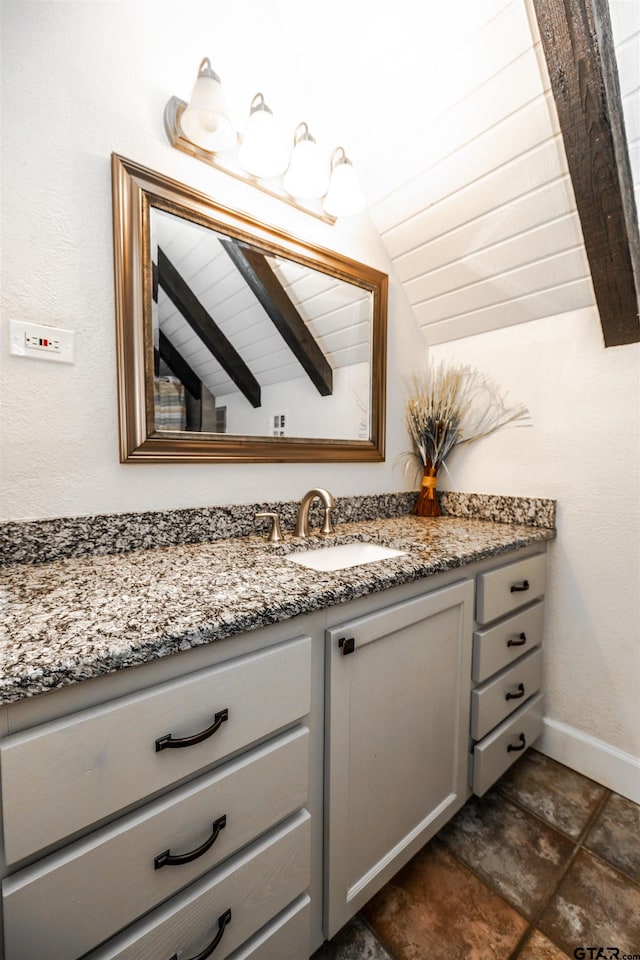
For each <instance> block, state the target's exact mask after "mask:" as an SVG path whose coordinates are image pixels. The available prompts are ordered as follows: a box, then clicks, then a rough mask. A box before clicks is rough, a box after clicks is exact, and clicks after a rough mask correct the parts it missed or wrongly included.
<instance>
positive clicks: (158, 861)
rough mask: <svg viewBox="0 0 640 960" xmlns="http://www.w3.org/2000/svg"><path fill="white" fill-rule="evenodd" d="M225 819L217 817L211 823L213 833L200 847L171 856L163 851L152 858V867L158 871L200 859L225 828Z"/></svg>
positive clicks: (167, 851)
mask: <svg viewBox="0 0 640 960" xmlns="http://www.w3.org/2000/svg"><path fill="white" fill-rule="evenodd" d="M226 825H227V817H226V815H224V816H222V817H218V819H217V820H214V821H213V833H212V834H211V836H210V837H208V838H207V839H206V840H205V842H204V843H203V844H201V846H199V847H197V848H196V849H195V850H190V851H189V853H179V854H175V855H173V854H172V853H171V851H170V850H165V851H164V853H159V854H158V856H157V857H155V858H154V861H153V865H154V867H155V869H156V870H159V869H160V867H177V866H180V865H181V864H183V863H191V861H192V860H197V859H198V857H201V856H202V855H203V854H205V853H206V852H207V850H211V847H212V846H213V845H214V843H215V842H216V840H217V839H218V836H219V834H220V831H221V830H222V829H223V828H224V827H226Z"/></svg>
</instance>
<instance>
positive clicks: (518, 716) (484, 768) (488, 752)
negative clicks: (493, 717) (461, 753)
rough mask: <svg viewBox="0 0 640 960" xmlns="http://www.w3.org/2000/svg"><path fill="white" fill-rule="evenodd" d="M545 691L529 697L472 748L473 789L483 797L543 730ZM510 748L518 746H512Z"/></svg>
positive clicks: (477, 794)
mask: <svg viewBox="0 0 640 960" xmlns="http://www.w3.org/2000/svg"><path fill="white" fill-rule="evenodd" d="M542 701H543V697H542V694H541V693H539V694H537V695H536V696H535V697H533V698H532V699H531V700H528V701H527V703H525V705H524V706H523V707H520V709H519V710H518V711H517V712H516V713H514V714H513V716H511V717H509V719H508V720H505V721H504V723H502V724H501V725H500V726H499V727H497V728H496V729H495V730H494V731H493V733H490V734H489V736H488V737H485V738H484V740H481V741H480V743H477V744H476V745H475V747H474V749H473V792H474V793H475V794H476V796H478V797H481V796H482V795H483V794H484V793H486V792H487V790H488V789H489V787H491V786H492V785H493V784H494V783H495V782H496V780H497V779H498V777H500V776H502V774H503V773H504V772H505V770H508V769H509V767H510V766H511V764H512V763H515V761H516V760H517V759H518V757H521V756H522V753H523V752H524V750H526V748H527V747H529V746H531V744H532V743H533V742H534V740H536V739H537V738H538V737H539V736H540V734H541V733H542ZM509 747H512V748H515V749H511V750H510V749H509Z"/></svg>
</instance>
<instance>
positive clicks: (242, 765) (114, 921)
mask: <svg viewBox="0 0 640 960" xmlns="http://www.w3.org/2000/svg"><path fill="white" fill-rule="evenodd" d="M308 740H309V736H308V730H307V729H306V728H298V729H297V730H295V731H292V732H290V733H287V734H284V735H283V736H281V737H279V738H277V739H276V740H274V741H271V742H270V743H269V744H267V745H264V746H261V747H258V748H256V749H255V750H252V751H250V752H249V753H247V754H245V755H244V756H242V757H240V758H239V759H237V760H235V761H232V762H230V763H227V764H225V765H224V766H223V767H221V768H219V769H218V770H216V771H215V772H214V773H211V774H208V775H206V776H205V777H201V778H200V779H199V780H197V781H196V782H195V783H192V784H189V786H188V787H184V788H182V789H180V790H176V791H174V793H172V794H170V795H169V797H168V798H166V799H163V800H161V801H157V802H155V803H151V804H148V805H147V806H146V807H144V808H143V809H142V810H141V811H139V812H136V813H135V814H131V815H130V816H127V817H124V818H123V819H122V820H119V821H117V823H115V824H112V825H110V826H109V827H105V828H104V829H102V830H98V831H96V833H94V834H92V835H91V836H90V837H88V838H87V839H85V840H81V841H79V842H77V843H74V844H71V845H70V846H69V847H66V848H65V849H64V850H62V851H60V853H56V854H53V855H52V856H50V857H47V858H45V859H44V860H42V861H39V862H38V863H36V864H34V865H33V866H32V867H27V868H26V869H25V870H22V871H20V872H19V873H17V874H14V875H13V876H12V877H10V878H8V879H7V880H5V882H4V884H3V906H4V922H5V936H6V941H7V948H8V953H9V956H11V957H15V958H16V960H17V958H21V957H23V956H24V957H29V956H36V955H38V952H39V951H40V954H41V955H42V956H44V955H45V954H46V950H47V948H48V950H49V954H48V955H49V956H52V955H55V956H60V957H63V956H64V957H77V956H80V955H82V954H84V953H85V952H86V951H87V950H90V949H91V948H92V947H94V946H95V945H96V943H101V942H102V941H104V940H107V939H108V938H109V937H110V936H113V934H114V933H116V932H117V931H118V930H121V929H123V927H125V926H127V925H128V924H129V923H132V922H133V921H134V920H136V918H137V917H139V916H141V915H142V914H143V913H146V912H147V911H148V910H150V909H152V908H153V907H155V906H157V905H158V904H159V903H162V902H163V901H165V900H167V899H168V898H169V897H170V896H172V895H173V894H174V893H176V892H177V891H178V890H181V889H183V888H184V887H185V886H186V885H187V884H188V883H190V882H191V881H193V880H194V879H196V878H197V877H199V876H202V874H203V873H205V872H206V871H209V870H211V869H212V867H214V866H215V865H216V864H217V863H221V862H222V861H223V860H226V859H227V858H228V857H230V856H231V855H232V854H233V853H235V852H236V851H237V850H239V849H241V848H242V847H244V846H246V845H247V844H248V843H250V842H251V841H252V840H254V839H255V838H256V837H257V836H259V835H260V834H262V833H265V832H266V831H267V830H268V829H269V828H271V827H272V826H274V825H275V824H277V823H279V822H281V821H283V820H284V819H285V818H286V817H287V816H289V815H290V814H292V813H294V812H295V811H296V810H298V809H299V808H300V807H302V806H303V804H304V802H305V800H306V796H307V777H308ZM221 817H225V818H226V822H225V825H224V826H222V825H221V820H220V818H221ZM214 836H215V837H216V839H215V840H214V842H213V844H212V845H211V846H210V847H208V848H207V843H208V841H210V840H211V839H212V838H213V837H214ZM202 848H204V849H203V852H202V855H201V856H199V857H198V858H197V859H194V860H191V861H190V862H187V863H178V864H171V863H165V864H164V865H162V866H160V867H159V868H156V867H155V860H156V858H157V857H158V856H161V855H162V854H164V853H165V852H167V853H169V855H170V856H176V855H177V856H180V855H185V854H189V853H191V852H193V851H197V850H198V849H202ZM61 904H62V905H63V909H61ZM61 913H62V914H63V916H64V925H63V926H62V927H61V926H60V920H59V916H60V914H61ZM42 951H45V952H44V953H42Z"/></svg>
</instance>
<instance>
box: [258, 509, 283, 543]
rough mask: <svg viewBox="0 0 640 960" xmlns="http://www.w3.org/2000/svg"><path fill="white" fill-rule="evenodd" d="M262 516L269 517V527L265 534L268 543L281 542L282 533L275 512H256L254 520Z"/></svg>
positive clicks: (278, 518)
mask: <svg viewBox="0 0 640 960" xmlns="http://www.w3.org/2000/svg"><path fill="white" fill-rule="evenodd" d="M262 517H270V518H271V529H270V530H269V533H268V535H267V540H268V541H269V543H281V542H282V540H284V535H283V533H282V527H281V526H280V517H279V516H278V514H277V513H270V512H265V513H256V520H258V519H260V518H262Z"/></svg>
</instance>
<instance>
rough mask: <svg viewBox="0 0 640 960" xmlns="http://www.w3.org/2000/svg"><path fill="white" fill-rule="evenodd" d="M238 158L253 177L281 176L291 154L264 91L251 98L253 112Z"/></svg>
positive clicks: (250, 115)
mask: <svg viewBox="0 0 640 960" xmlns="http://www.w3.org/2000/svg"><path fill="white" fill-rule="evenodd" d="M238 162H239V163H240V166H241V167H243V169H244V170H246V171H247V173H251V174H252V175H253V176H254V177H265V178H267V179H269V178H271V177H279V176H280V175H281V174H283V173H284V171H285V170H286V169H287V165H288V163H289V156H288V153H287V148H286V146H285V144H284V139H283V137H282V135H281V133H280V130H279V128H278V125H277V122H276V119H275V117H274V116H273V113H272V111H271V110H270V108H269V107H268V106H267V104H266V103H265V101H264V97H263V95H262V94H261V93H256V95H255V97H254V98H253V100H252V101H251V113H250V114H249V120H248V122H247V126H246V129H245V131H244V137H243V139H242V143H241V144H240V149H239V150H238Z"/></svg>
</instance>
